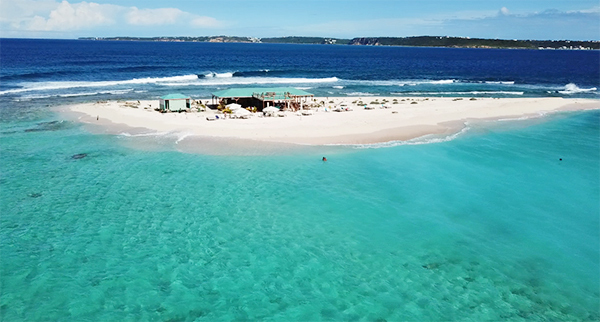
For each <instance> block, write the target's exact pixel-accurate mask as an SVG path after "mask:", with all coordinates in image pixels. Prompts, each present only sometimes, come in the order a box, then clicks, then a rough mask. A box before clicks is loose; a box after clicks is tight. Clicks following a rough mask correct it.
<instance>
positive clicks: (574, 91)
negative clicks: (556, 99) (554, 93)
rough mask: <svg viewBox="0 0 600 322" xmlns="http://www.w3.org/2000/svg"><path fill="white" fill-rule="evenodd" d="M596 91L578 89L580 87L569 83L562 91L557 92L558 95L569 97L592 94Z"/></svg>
mask: <svg viewBox="0 0 600 322" xmlns="http://www.w3.org/2000/svg"><path fill="white" fill-rule="evenodd" d="M596 90H597V88H596V87H592V88H580V87H577V85H575V84H573V83H569V84H567V85H565V89H564V90H562V91H558V92H559V93H560V94H565V95H570V94H579V93H589V92H594V91H596Z"/></svg>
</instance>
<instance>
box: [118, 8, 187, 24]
mask: <svg viewBox="0 0 600 322" xmlns="http://www.w3.org/2000/svg"><path fill="white" fill-rule="evenodd" d="M184 15H187V14H186V13H185V12H183V11H181V10H179V9H176V8H161V9H141V10H140V9H138V8H136V7H132V8H130V9H129V12H128V13H127V15H126V17H127V22H128V23H129V24H131V25H138V26H140V25H141V26H150V25H171V24H174V23H177V22H178V21H180V20H181V18H182V16H184Z"/></svg>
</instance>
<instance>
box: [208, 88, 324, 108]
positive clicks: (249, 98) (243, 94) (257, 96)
mask: <svg viewBox="0 0 600 322" xmlns="http://www.w3.org/2000/svg"><path fill="white" fill-rule="evenodd" d="M313 96H314V95H313V94H311V93H309V92H306V91H303V90H301V89H297V88H293V87H260V88H257V87H246V88H230V89H225V90H222V91H218V92H214V93H212V97H213V101H214V100H217V102H222V103H223V104H230V103H238V104H240V105H242V106H243V107H257V108H258V109H259V110H262V109H263V108H265V107H266V106H267V105H268V104H269V103H271V105H280V106H281V107H287V108H290V109H293V110H298V109H301V108H302V105H303V103H304V102H306V100H307V99H308V97H313Z"/></svg>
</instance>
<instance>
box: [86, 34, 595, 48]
mask: <svg viewBox="0 0 600 322" xmlns="http://www.w3.org/2000/svg"><path fill="white" fill-rule="evenodd" d="M79 39H80V40H99V41H159V42H217V43H279V44H328V45H359V46H406V47H450V48H503V49H555V50H556V49H558V50H599V49H600V41H578V40H516V39H515V40H508V39H483V38H467V37H440V36H419V37H360V38H353V39H342V38H324V37H273V38H254V37H237V36H203V37H81V38H79Z"/></svg>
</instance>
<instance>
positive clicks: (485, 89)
mask: <svg viewBox="0 0 600 322" xmlns="http://www.w3.org/2000/svg"><path fill="white" fill-rule="evenodd" d="M242 86H251V87H257V86H294V87H297V88H302V89H305V90H306V91H308V92H311V93H314V94H315V95H318V96H338V97H343V96H367V95H373V96H378V95H380V96H414V97H425V96H427V97H430V96H454V97H548V96H551V97H554V96H556V97H565V98H571V97H577V98H590V99H598V98H600V91H598V88H599V87H600V53H599V52H598V51H551V50H493V49H451V48H400V47H360V46H356V47H355V46H327V45H283V44H215V43H158V42H105V41H76V40H18V39H0V320H2V321H232V320H236V321H240V320H253V321H256V320H259V321H324V320H326V321H448V320H450V321H456V320H460V321H498V320H511V321H548V320H550V321H598V320H600V252H599V251H598V250H599V249H600V111H586V112H568V113H567V112H565V113H557V114H552V115H547V116H545V117H540V118H534V119H525V120H513V121H495V122H491V121H490V122H484V123H474V124H469V126H468V130H467V131H463V132H461V133H460V135H453V136H450V137H448V138H445V139H439V140H429V141H418V142H417V143H419V144H412V143H411V144H394V145H393V146H389V147H384V146H385V145H379V146H373V147H365V146H360V147H352V146H344V147H340V146H335V147H334V146H323V147H297V148H295V147H294V148H289V147H285V148H282V149H281V151H277V150H272V149H270V150H268V151H267V152H261V151H259V153H255V154H249V153H236V151H235V149H231V150H230V151H229V152H230V153H225V154H223V153H219V154H213V153H192V152H191V151H190V150H186V151H181V150H180V149H178V147H177V144H175V143H174V142H173V141H174V140H171V139H168V138H164V137H159V136H156V137H153V136H144V137H131V136H123V135H112V134H102V133H100V134H99V133H97V132H93V131H90V129H89V128H87V127H84V126H83V125H81V124H79V123H77V122H73V121H69V119H68V118H67V117H65V116H64V115H62V114H60V113H59V112H57V107H59V106H62V105H66V104H72V103H79V102H94V101H98V100H118V99H130V100H133V99H157V98H158V97H159V96H161V95H164V94H169V93H174V92H181V93H184V94H187V95H190V96H192V97H194V98H210V94H211V93H212V92H214V91H217V90H221V89H227V88H231V87H242ZM427 142H429V143H428V144H426V143H427ZM78 154H79V155H80V156H82V155H84V154H85V157H81V158H80V157H75V158H74V156H76V155H78ZM324 155H326V156H327V157H328V160H329V161H327V162H322V161H320V160H321V157H322V156H324Z"/></svg>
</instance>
